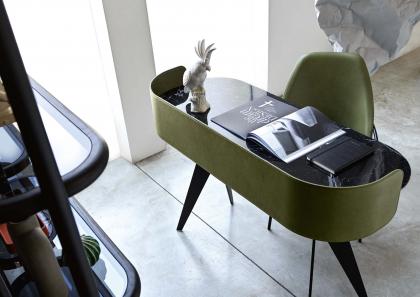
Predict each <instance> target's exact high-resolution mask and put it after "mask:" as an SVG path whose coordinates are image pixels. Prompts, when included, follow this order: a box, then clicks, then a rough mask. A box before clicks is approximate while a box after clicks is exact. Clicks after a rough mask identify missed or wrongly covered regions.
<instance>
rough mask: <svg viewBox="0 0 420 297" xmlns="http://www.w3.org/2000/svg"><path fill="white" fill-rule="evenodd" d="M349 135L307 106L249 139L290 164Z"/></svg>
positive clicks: (264, 127)
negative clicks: (344, 135) (324, 145)
mask: <svg viewBox="0 0 420 297" xmlns="http://www.w3.org/2000/svg"><path fill="white" fill-rule="evenodd" d="M345 133H346V132H345V131H344V130H342V129H340V127H339V126H338V125H337V124H335V123H334V122H332V121H331V120H329V119H328V118H327V117H326V116H325V115H324V114H322V113H321V112H320V111H319V110H317V109H316V108H314V107H311V106H307V107H304V108H302V109H299V110H298V111H295V112H293V113H291V114H289V115H287V116H284V117H282V118H280V119H278V120H275V121H274V122H271V123H269V124H267V125H265V126H262V127H260V128H258V129H256V130H253V131H251V132H250V133H249V134H248V136H247V139H249V140H253V141H255V142H258V143H259V144H261V145H262V146H264V147H265V148H266V149H267V150H269V151H270V152H271V153H272V154H274V155H275V156H277V157H278V158H280V159H281V160H283V161H284V162H286V163H289V162H291V161H293V160H295V159H297V158H299V157H301V156H303V155H306V154H307V153H309V152H311V151H313V150H314V149H316V148H318V147H320V146H321V145H323V144H325V143H327V142H330V141H332V140H333V139H335V138H337V137H339V136H341V135H343V134H345Z"/></svg>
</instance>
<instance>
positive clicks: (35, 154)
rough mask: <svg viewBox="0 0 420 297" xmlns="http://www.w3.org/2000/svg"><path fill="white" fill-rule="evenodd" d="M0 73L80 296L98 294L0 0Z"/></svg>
mask: <svg viewBox="0 0 420 297" xmlns="http://www.w3.org/2000/svg"><path fill="white" fill-rule="evenodd" d="M0 76H1V78H2V80H3V83H4V86H5V89H6V93H7V96H8V98H9V101H10V105H11V107H12V110H13V113H14V115H15V118H16V121H17V123H18V125H19V128H20V131H21V134H22V138H23V142H24V143H25V146H26V149H27V151H28V153H29V156H30V157H31V160H32V165H33V168H34V171H35V174H36V177H37V179H38V182H39V185H40V188H41V191H42V199H45V202H46V204H47V207H48V209H49V212H50V214H51V218H52V220H53V222H54V226H55V228H56V230H57V234H58V236H59V239H60V241H61V243H62V245H63V248H64V249H65V250H66V252H67V256H68V257H67V258H68V263H69V268H70V271H71V273H72V276H73V279H74V282H75V285H76V287H77V289H78V293H79V295H80V296H87V297H90V296H98V290H97V288H96V285H95V283H94V280H93V276H92V272H91V269H90V267H89V264H88V262H87V259H86V256H85V254H84V250H83V247H82V242H81V240H80V236H79V233H78V230H77V225H76V222H75V220H74V217H73V214H72V211H71V208H70V204H69V202H68V200H67V198H68V197H67V196H68V195H67V193H66V190H65V188H64V184H63V181H62V179H61V176H60V173H59V171H58V167H57V163H56V162H55V159H54V155H53V152H52V149H51V146H50V143H49V141H48V137H47V134H46V131H45V128H44V125H43V123H42V119H41V115H40V113H39V110H38V106H37V104H36V101H35V98H34V95H33V93H32V88H31V86H30V84H29V79H28V76H27V73H26V70H25V67H24V65H23V61H22V58H21V56H20V53H19V49H18V46H17V43H16V40H15V37H14V35H13V31H12V27H11V25H10V22H9V18H8V16H7V12H6V8H5V7H4V3H3V0H0Z"/></svg>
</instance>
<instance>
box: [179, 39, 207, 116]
mask: <svg viewBox="0 0 420 297" xmlns="http://www.w3.org/2000/svg"><path fill="white" fill-rule="evenodd" d="M213 45H214V43H212V44H210V45H209V46H208V47H207V48H206V45H205V40H204V39H203V40H200V41H199V42H198V44H197V46H196V47H195V52H196V53H197V56H198V57H199V58H200V61H198V62H197V63H195V64H194V65H193V66H192V67H191V69H189V70H186V71H185V72H184V76H183V85H184V92H186V93H188V92H190V91H191V96H190V100H191V103H192V108H191V111H192V112H198V113H202V112H206V111H207V110H208V109H209V108H210V105H209V104H208V102H207V100H206V92H205V90H204V88H203V84H204V81H205V80H206V77H207V71H211V67H210V58H211V54H212V53H213V51H214V50H215V48H212V47H213Z"/></svg>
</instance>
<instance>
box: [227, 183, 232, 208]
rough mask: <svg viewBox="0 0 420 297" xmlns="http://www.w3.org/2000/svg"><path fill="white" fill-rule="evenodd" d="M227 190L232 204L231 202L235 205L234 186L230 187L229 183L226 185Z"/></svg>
mask: <svg viewBox="0 0 420 297" xmlns="http://www.w3.org/2000/svg"><path fill="white" fill-rule="evenodd" d="M226 191H227V193H228V196H229V201H230V204H231V205H233V193H232V188H231V187H229V186H228V185H226Z"/></svg>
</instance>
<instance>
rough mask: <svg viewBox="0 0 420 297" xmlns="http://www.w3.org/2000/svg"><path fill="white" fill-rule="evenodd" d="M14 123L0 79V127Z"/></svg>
mask: <svg viewBox="0 0 420 297" xmlns="http://www.w3.org/2000/svg"><path fill="white" fill-rule="evenodd" d="M13 122H15V117H14V116H13V112H12V109H11V108H10V105H9V101H8V100H7V94H6V91H5V89H4V86H3V82H2V81H1V79H0V127H1V126H4V125H9V124H11V123H13Z"/></svg>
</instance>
